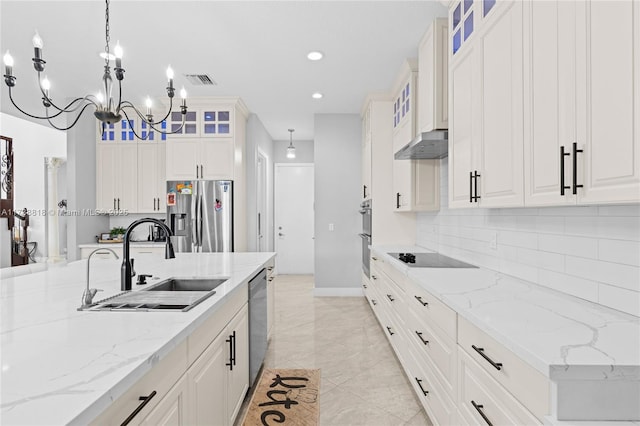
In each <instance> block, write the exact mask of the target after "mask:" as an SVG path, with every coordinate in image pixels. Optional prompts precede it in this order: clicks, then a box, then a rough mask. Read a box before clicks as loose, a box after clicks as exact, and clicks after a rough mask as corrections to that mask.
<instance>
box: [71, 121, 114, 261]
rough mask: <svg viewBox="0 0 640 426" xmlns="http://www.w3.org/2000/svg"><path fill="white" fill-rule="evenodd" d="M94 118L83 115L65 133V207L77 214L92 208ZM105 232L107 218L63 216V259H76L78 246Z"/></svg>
mask: <svg viewBox="0 0 640 426" xmlns="http://www.w3.org/2000/svg"><path fill="white" fill-rule="evenodd" d="M96 128H97V127H96V119H95V117H94V116H93V114H91V113H90V112H89V113H85V114H84V115H83V117H82V118H81V119H80V120H79V121H78V124H76V125H75V126H74V127H73V128H72V129H70V130H68V131H67V207H68V209H69V210H74V211H78V212H85V213H87V212H94V211H95V208H96V134H97V132H96ZM108 229H109V217H108V216H106V215H100V216H96V215H93V214H83V215H81V216H68V217H67V259H68V260H77V259H80V249H79V248H78V244H83V243H95V242H96V240H95V236H96V235H99V233H100V232H104V231H105V230H108Z"/></svg>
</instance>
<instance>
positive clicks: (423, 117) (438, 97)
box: [417, 18, 449, 133]
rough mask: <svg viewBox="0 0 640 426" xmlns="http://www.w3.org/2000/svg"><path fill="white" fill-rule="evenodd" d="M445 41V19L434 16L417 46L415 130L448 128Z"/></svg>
mask: <svg viewBox="0 0 640 426" xmlns="http://www.w3.org/2000/svg"><path fill="white" fill-rule="evenodd" d="M448 42H449V31H448V29H447V19H446V18H438V19H436V20H435V21H434V22H433V24H432V25H431V26H430V27H429V29H428V30H427V32H426V33H425V35H424V36H423V37H422V40H421V41H420V44H419V45H418V126H417V131H418V133H420V132H430V131H432V130H436V129H446V128H447V127H448V120H449V106H448V98H449V95H448V93H447V91H448V83H447V80H448V61H447V46H448Z"/></svg>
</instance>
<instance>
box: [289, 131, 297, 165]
mask: <svg viewBox="0 0 640 426" xmlns="http://www.w3.org/2000/svg"><path fill="white" fill-rule="evenodd" d="M295 131H296V130H295V129H289V146H288V147H287V158H296V147H295V146H293V132H295Z"/></svg>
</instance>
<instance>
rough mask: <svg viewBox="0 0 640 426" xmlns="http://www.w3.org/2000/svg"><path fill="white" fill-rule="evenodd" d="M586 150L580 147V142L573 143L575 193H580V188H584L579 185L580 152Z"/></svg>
mask: <svg viewBox="0 0 640 426" xmlns="http://www.w3.org/2000/svg"><path fill="white" fill-rule="evenodd" d="M579 152H584V150H582V149H578V143H577V142H574V143H573V195H575V194H577V193H578V188H582V185H578V183H577V182H578V153H579Z"/></svg>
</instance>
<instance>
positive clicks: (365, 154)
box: [362, 108, 372, 200]
mask: <svg viewBox="0 0 640 426" xmlns="http://www.w3.org/2000/svg"><path fill="white" fill-rule="evenodd" d="M371 172H372V171H371V108H366V109H365V111H364V113H363V115H362V199H363V200H366V199H368V198H371V193H372V189H371Z"/></svg>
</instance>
